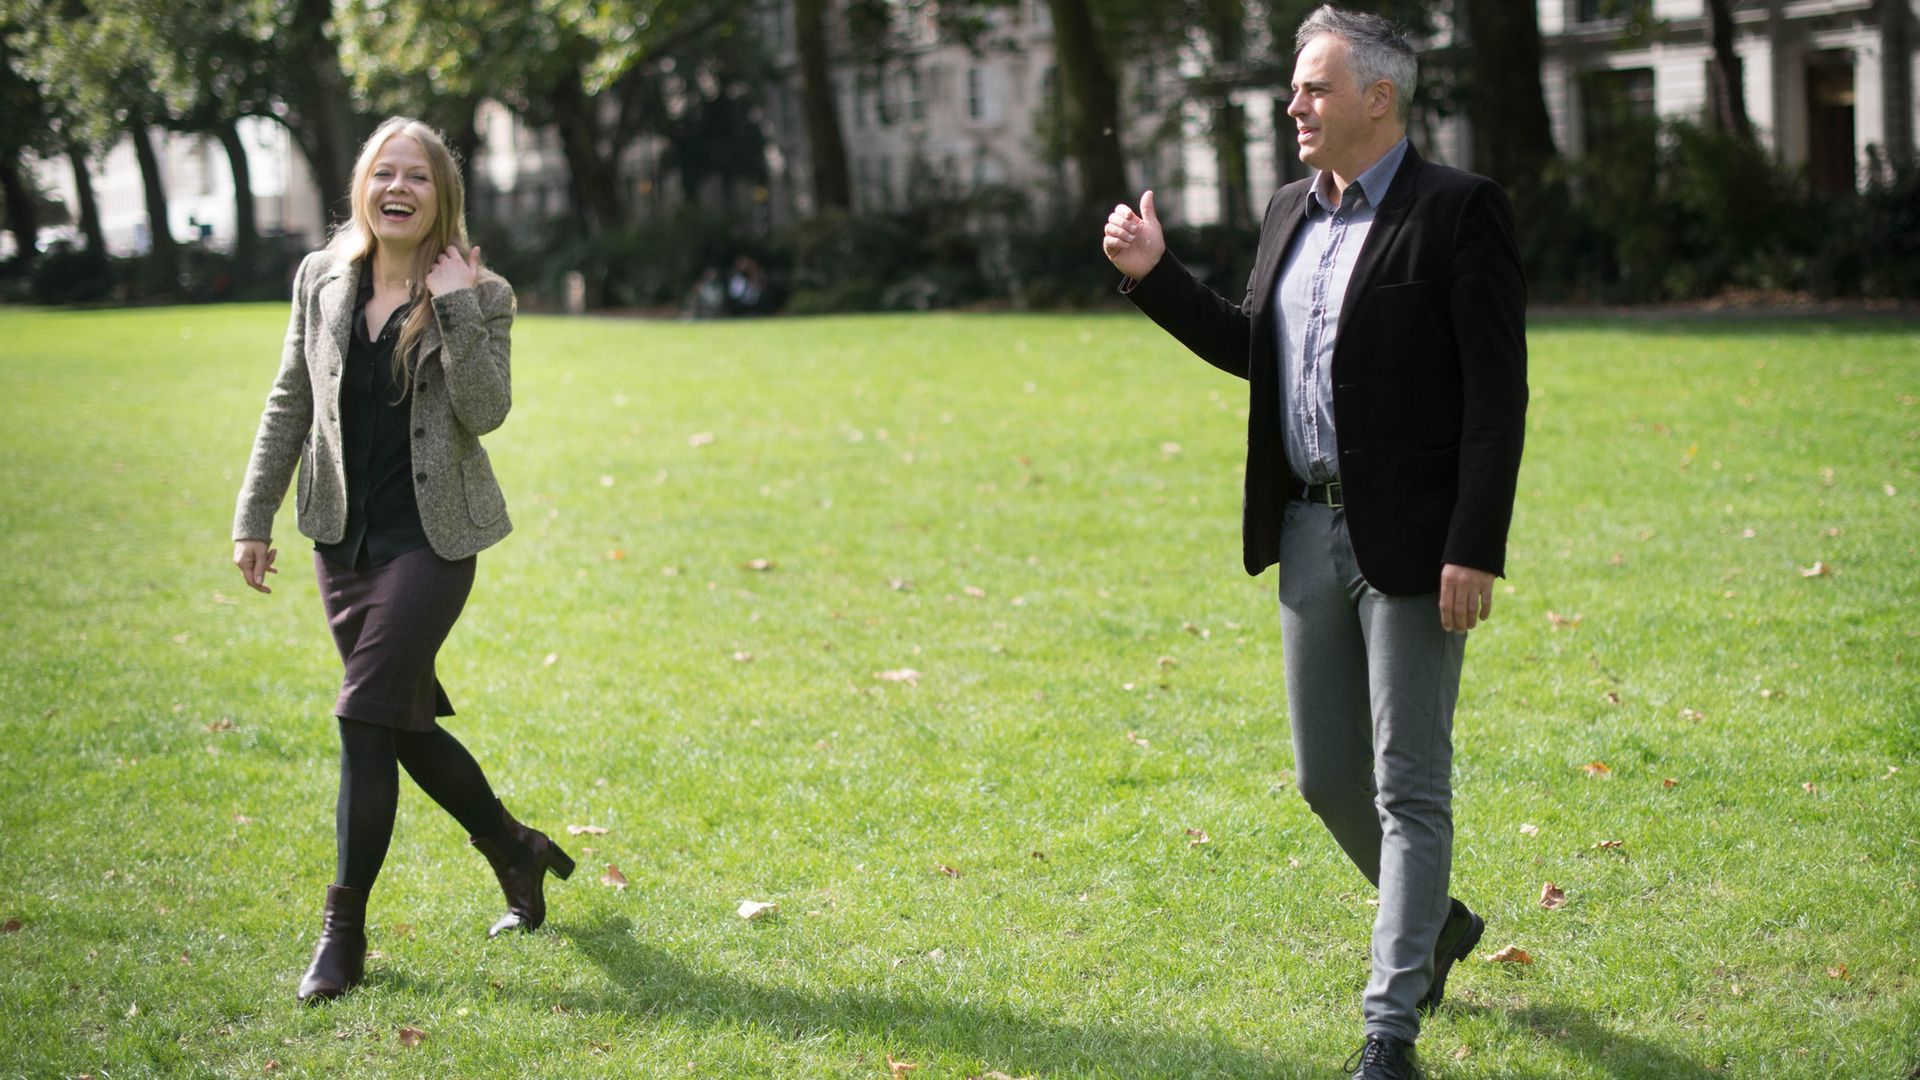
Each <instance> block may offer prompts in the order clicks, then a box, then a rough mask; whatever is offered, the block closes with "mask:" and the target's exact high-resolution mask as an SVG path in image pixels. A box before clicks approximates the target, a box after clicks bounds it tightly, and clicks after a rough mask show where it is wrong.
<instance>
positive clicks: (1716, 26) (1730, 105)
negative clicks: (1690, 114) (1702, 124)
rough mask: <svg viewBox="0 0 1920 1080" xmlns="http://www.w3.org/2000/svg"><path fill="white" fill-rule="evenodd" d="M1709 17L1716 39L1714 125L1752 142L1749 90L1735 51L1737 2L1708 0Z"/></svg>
mask: <svg viewBox="0 0 1920 1080" xmlns="http://www.w3.org/2000/svg"><path fill="white" fill-rule="evenodd" d="M1707 17H1708V22H1709V24H1710V26H1711V29H1712V37H1713V60H1712V61H1711V62H1709V63H1708V64H1707V77H1708V78H1710V79H1712V80H1713V95H1712V97H1713V119H1714V123H1716V124H1718V125H1719V127H1720V130H1721V131H1724V132H1727V133H1728V134H1730V135H1734V136H1737V137H1739V138H1741V139H1744V140H1746V141H1748V142H1752V141H1753V124H1752V123H1751V122H1750V121H1749V120H1748V119H1747V90H1746V86H1745V85H1744V80H1743V79H1742V78H1741V77H1740V58H1739V57H1738V56H1736V55H1735V54H1734V51H1733V0H1707Z"/></svg>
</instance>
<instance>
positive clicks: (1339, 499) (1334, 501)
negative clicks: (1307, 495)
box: [1323, 480, 1347, 510]
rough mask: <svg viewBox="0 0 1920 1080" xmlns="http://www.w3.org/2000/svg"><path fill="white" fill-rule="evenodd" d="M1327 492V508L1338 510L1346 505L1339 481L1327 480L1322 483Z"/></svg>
mask: <svg viewBox="0 0 1920 1080" xmlns="http://www.w3.org/2000/svg"><path fill="white" fill-rule="evenodd" d="M1323 486H1324V487H1325V489H1326V492H1327V508H1328V509H1330V510H1339V509H1341V508H1342V507H1344V506H1346V505H1347V501H1346V498H1345V493H1344V492H1342V491H1341V490H1340V481H1338V480H1329V481H1327V482H1326V484H1325V485H1323Z"/></svg>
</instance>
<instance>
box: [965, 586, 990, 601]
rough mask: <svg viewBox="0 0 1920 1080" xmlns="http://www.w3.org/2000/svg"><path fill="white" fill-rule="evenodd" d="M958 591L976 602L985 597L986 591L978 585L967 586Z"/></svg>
mask: <svg viewBox="0 0 1920 1080" xmlns="http://www.w3.org/2000/svg"><path fill="white" fill-rule="evenodd" d="M960 591H961V592H963V593H966V594H967V595H968V596H971V597H973V598H974V599H975V600H978V599H980V598H981V597H983V596H985V595H987V590H985V589H983V588H981V587H980V586H978V585H968V586H965V587H964V588H962V589H961V590H960Z"/></svg>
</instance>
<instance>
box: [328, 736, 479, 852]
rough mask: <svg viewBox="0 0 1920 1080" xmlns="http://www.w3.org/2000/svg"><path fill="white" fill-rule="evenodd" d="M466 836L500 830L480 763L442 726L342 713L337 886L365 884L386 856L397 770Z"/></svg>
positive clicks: (397, 787)
mask: <svg viewBox="0 0 1920 1080" xmlns="http://www.w3.org/2000/svg"><path fill="white" fill-rule="evenodd" d="M396 765H405V766H406V767H407V775H408V776H411V777H413V782H414V783H416V784H419V785H420V790H422V791H424V792H426V793H427V794H428V795H429V796H431V797H432V799H433V801H434V802H437V803H439V804H440V807H441V808H442V809H444V810H445V811H446V812H447V813H449V814H452V815H453V817H454V820H456V821H458V822H460V825H461V827H462V828H464V829H466V830H467V833H468V835H470V836H492V835H494V834H495V833H497V832H499V830H500V813H501V811H500V803H499V801H498V800H497V799H495V798H494V796H493V788H492V786H491V785H489V784H488V783H487V776H486V774H485V773H483V772H481V771H480V765H479V763H478V762H476V761H474V760H473V755H472V754H469V753H467V748H466V747H464V746H462V745H460V740H458V739H456V738H454V737H453V736H452V735H450V734H448V733H447V732H446V731H445V730H434V731H395V730H394V729H392V728H386V727H381V726H379V725H378V724H363V723H360V722H359V721H357V720H348V719H346V718H345V717H342V718H341V719H340V804H339V806H338V808H337V809H336V810H335V813H334V827H335V829H336V830H337V832H338V834H339V848H338V851H339V863H338V868H337V871H338V872H337V876H338V877H339V881H337V882H336V883H335V884H339V885H347V886H351V887H353V888H356V889H370V888H372V887H373V879H374V878H376V877H378V876H379V875H380V864H381V863H383V862H385V861H386V858H387V844H388V842H389V841H391V840H392V839H393V814H394V810H395V809H396V808H397V807H398V805H399V802H400V772H399V770H398V769H397V768H396V767H395V766H396Z"/></svg>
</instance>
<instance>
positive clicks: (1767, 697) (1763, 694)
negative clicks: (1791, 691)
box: [1760, 689, 1787, 701]
mask: <svg viewBox="0 0 1920 1080" xmlns="http://www.w3.org/2000/svg"><path fill="white" fill-rule="evenodd" d="M1786 696H1787V694H1786V691H1784V690H1771V689H1763V690H1761V691H1760V699H1761V700H1762V701H1772V700H1773V699H1774V698H1777V697H1786Z"/></svg>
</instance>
